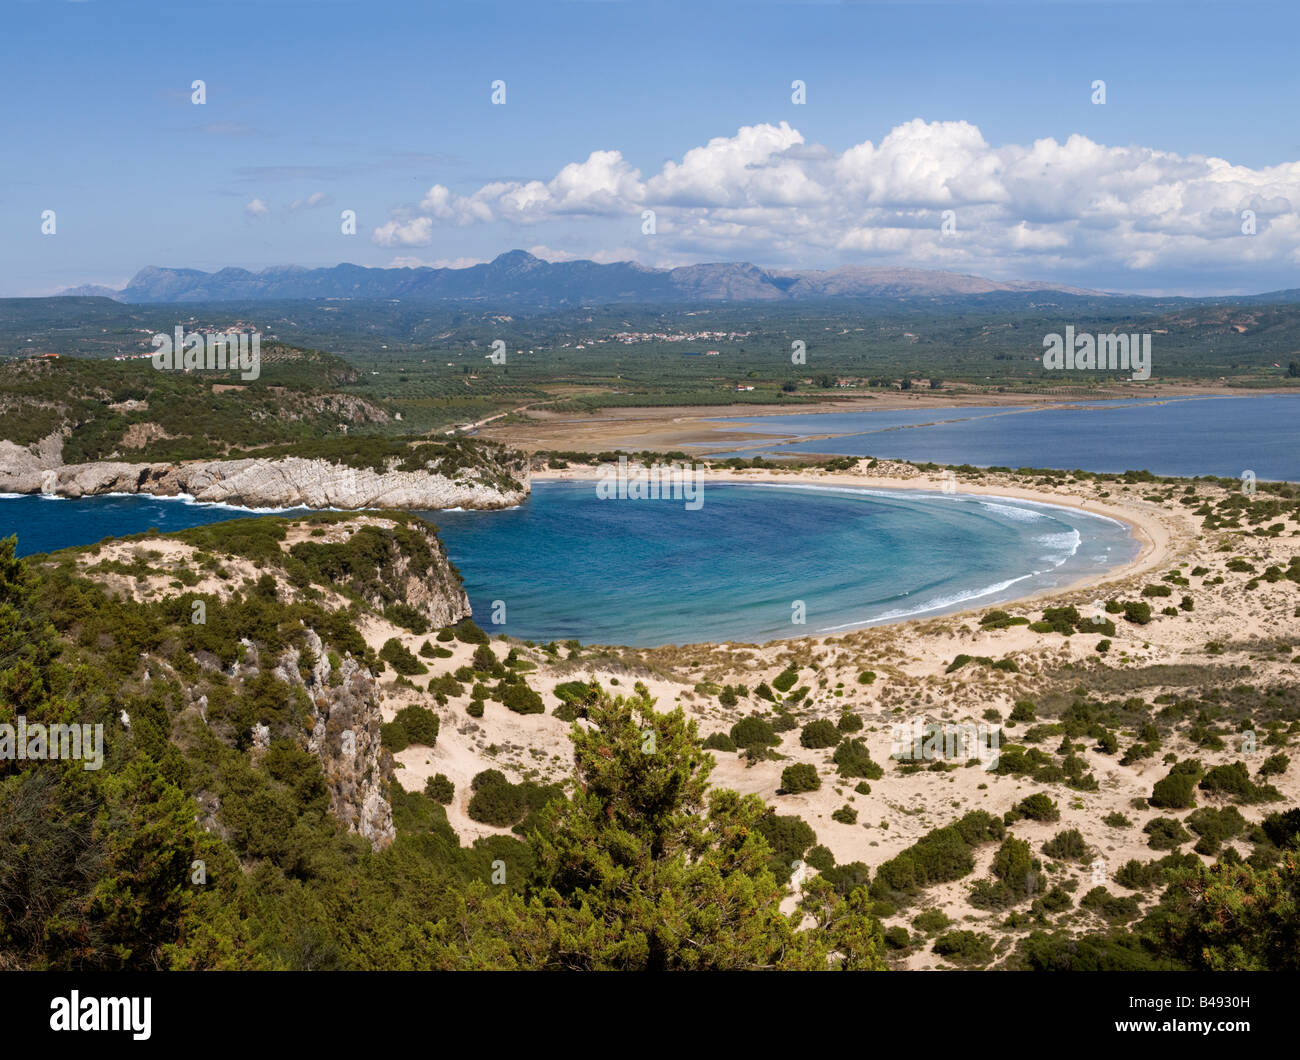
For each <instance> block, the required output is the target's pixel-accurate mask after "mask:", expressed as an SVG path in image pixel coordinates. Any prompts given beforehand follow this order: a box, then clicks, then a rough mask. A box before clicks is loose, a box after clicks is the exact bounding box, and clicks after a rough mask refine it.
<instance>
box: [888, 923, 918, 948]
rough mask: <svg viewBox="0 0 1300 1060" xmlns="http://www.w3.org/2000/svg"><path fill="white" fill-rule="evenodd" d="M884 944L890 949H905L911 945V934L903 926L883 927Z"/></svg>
mask: <svg viewBox="0 0 1300 1060" xmlns="http://www.w3.org/2000/svg"><path fill="white" fill-rule="evenodd" d="M884 937H885V945H886V946H888V947H889V948H890V949H891V950H906V949H909V948H910V947H911V945H912V939H911V936H910V935H908V933H907V928H905V927H891V928H885V936H884Z"/></svg>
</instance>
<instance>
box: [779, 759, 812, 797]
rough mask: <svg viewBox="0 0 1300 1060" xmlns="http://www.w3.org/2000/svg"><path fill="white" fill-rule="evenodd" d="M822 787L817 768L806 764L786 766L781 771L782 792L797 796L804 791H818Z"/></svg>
mask: <svg viewBox="0 0 1300 1060" xmlns="http://www.w3.org/2000/svg"><path fill="white" fill-rule="evenodd" d="M821 786H822V782H821V778H820V777H819V776H818V775H817V767H816V766H813V765H808V764H806V763H799V764H797V765H793V766H786V767H785V768H784V769H783V770H781V791H782V792H784V793H785V794H787V795H797V794H799V793H800V792H802V791H816V790H817V789H818V788H820V787H821Z"/></svg>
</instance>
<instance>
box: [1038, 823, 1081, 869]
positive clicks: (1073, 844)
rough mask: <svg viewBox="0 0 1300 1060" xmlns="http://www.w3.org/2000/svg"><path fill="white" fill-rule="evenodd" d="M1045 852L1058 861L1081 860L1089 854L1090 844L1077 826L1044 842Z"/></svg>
mask: <svg viewBox="0 0 1300 1060" xmlns="http://www.w3.org/2000/svg"><path fill="white" fill-rule="evenodd" d="M1043 853H1044V854H1046V855H1047V856H1048V857H1049V858H1055V859H1056V860H1057V861H1079V860H1081V859H1082V858H1084V857H1086V856H1087V853H1088V844H1087V843H1085V842H1084V841H1083V835H1082V834H1081V833H1080V832H1079V830H1078V829H1077V828H1067V829H1066V830H1065V831H1064V832H1057V833H1056V835H1054V836H1053V837H1052V838H1051V839H1049V840H1048V841H1047V842H1046V843H1044V844H1043Z"/></svg>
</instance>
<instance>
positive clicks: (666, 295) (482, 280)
mask: <svg viewBox="0 0 1300 1060" xmlns="http://www.w3.org/2000/svg"><path fill="white" fill-rule="evenodd" d="M1033 291H1055V292H1061V293H1065V294H1076V295H1090V296H1096V295H1097V294H1098V292H1095V291H1086V290H1082V289H1080V288H1075V287H1068V286H1065V285H1058V284H1051V283H1005V282H1001V281H997V280H988V279H984V278H983V277H979V276H967V275H964V274H961V273H953V272H942V271H933V270H927V269H893V268H869V267H862V266H846V267H843V268H838V269H831V270H827V271H776V270H768V269H762V268H759V267H758V266H756V265H751V264H749V263H747V262H723V263H717V264H709V265H686V266H682V267H680V268H676V269H650V268H646V267H644V266H642V265H638V264H637V263H636V262H632V261H620V262H614V263H612V264H608V265H601V264H598V263H597V262H594V261H557V262H547V261H543V260H542V259H541V258H538V257H535V256H534V255H532V254H529V253H528V252H527V251H523V250H512V251H510V252H508V253H505V254H502V255H500V256H499V257H497V258H495V259H493V260H492V261H490V262H487V263H486V264H483V265H473V266H470V267H468V268H463V269H435V268H427V267H422V268H400V269H381V268H364V267H362V266H360V265H348V264H343V265H335V266H333V267H332V268H320V269H308V268H303V267H302V266H298V265H284V266H276V267H274V268H268V269H263V270H262V271H261V272H249V271H248V270H247V269H235V268H227V269H221V270H220V271H218V272H213V273H207V272H200V271H199V270H197V269H172V268H158V267H155V266H150V267H148V268H144V269H141V270H140V271H139V272H138V273H136V275H135V276H134V277H133V278H132V279H131V282H130V283H128V284H127V285H126V287H125V288H124V289H123V290H121V291H112V290H109V289H107V288H102V287H78V288H73V289H72V290H69V291H65V292H63V293H64V294H65V295H74V294H75V295H87V294H96V295H104V296H107V297H111V298H117V299H119V300H121V301H124V302H134V303H159V302H236V301H237V302H258V301H271V300H285V299H302V298H349V299H385V298H393V299H401V300H404V301H415V302H419V301H429V302H435V301H484V302H489V301H490V302H521V303H527V304H533V305H565V304H575V303H617V302H660V303H672V302H700V301H764V302H778V301H793V300H812V299H827V298H879V297H886V298H909V297H937V296H954V295H955V296H961V295H980V294H993V293H1002V292H1033Z"/></svg>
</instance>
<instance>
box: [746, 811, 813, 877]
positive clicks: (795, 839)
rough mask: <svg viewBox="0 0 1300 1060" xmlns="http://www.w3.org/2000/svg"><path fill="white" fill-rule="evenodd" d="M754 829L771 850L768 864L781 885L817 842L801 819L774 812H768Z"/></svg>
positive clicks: (809, 828)
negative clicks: (794, 864)
mask: <svg viewBox="0 0 1300 1060" xmlns="http://www.w3.org/2000/svg"><path fill="white" fill-rule="evenodd" d="M756 827H757V829H758V831H759V832H761V833H762V835H763V838H764V839H766V840H767V845H768V846H770V847H771V848H772V860H771V862H770V863H769V865H770V867H771V870H772V874H773V875H774V876H775V877H776V878H777V879H778V880H779V881H780V882H781V883H785V882H787V881H788V880H789V879H790V874H791V873H792V872H793V871H794V870H793V868H792V866H793V863H794V862H795V861H798V860H799V859H800V858H802V857H803V855H804V851H805V850H807V849H808V848H809V847H810V846H812V845H813V844H814V843H816V842H817V833H816V832H814V831H813V830H812V828H811V827H810V826H809V825H808V823H807V822H806V821H804V820H803V819H802V818H799V817H794V816H783V815H780V814H777V813H776V812H775V811H769V812H768V813H765V814H764V815H763V816H762V817H760V818H759V819H758V821H757V822H756Z"/></svg>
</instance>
